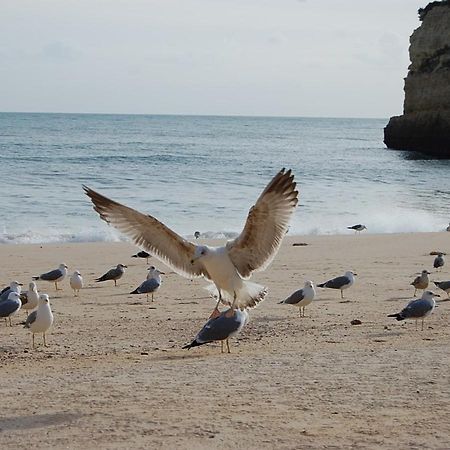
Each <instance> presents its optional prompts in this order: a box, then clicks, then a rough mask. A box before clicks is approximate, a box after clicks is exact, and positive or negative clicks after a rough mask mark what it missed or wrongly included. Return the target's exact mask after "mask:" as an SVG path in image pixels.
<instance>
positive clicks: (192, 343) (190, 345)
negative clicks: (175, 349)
mask: <svg viewBox="0 0 450 450" xmlns="http://www.w3.org/2000/svg"><path fill="white" fill-rule="evenodd" d="M203 344H206V342H202V343H200V342H197V341H196V340H193V341H192V342H191V343H190V344H187V345H185V346H184V347H181V348H182V349H186V348H187V349H188V350H190V349H191V348H192V347H198V346H199V345H203Z"/></svg>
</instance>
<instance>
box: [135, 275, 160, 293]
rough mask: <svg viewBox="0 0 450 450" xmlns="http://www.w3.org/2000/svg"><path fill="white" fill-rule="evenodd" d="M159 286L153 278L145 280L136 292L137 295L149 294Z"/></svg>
mask: <svg viewBox="0 0 450 450" xmlns="http://www.w3.org/2000/svg"><path fill="white" fill-rule="evenodd" d="M159 286H160V284H159V283H158V281H157V280H155V279H154V278H150V279H149V280H145V281H144V282H143V283H142V284H141V285H140V286H139V287H138V288H137V291H138V293H139V294H150V293H152V292H154V291H155V290H156V289H158V288H159Z"/></svg>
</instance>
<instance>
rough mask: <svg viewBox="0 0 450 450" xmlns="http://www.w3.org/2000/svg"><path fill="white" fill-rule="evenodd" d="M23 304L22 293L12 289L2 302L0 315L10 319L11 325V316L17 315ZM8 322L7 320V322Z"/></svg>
mask: <svg viewBox="0 0 450 450" xmlns="http://www.w3.org/2000/svg"><path fill="white" fill-rule="evenodd" d="M21 306H22V302H21V301H20V294H19V293H18V292H15V291H11V292H10V293H9V295H8V298H7V299H6V300H3V301H2V302H0V317H3V318H4V319H5V322H6V320H7V319H8V320H9V326H10V327H11V326H12V324H11V317H13V316H15V315H16V314H17V313H18V312H19V311H20V308H21ZM6 323H7V322H6Z"/></svg>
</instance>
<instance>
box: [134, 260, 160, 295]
mask: <svg viewBox="0 0 450 450" xmlns="http://www.w3.org/2000/svg"><path fill="white" fill-rule="evenodd" d="M161 275H165V273H164V272H161V271H160V270H158V269H157V268H156V267H155V266H150V267H149V268H148V274H147V279H146V280H145V281H144V282H143V283H141V284H140V285H139V286H138V287H137V288H136V289H135V290H134V291H132V292H130V294H147V300H148V294H152V301H153V295H154V294H155V292H156V291H157V290H158V289H159V288H160V287H161Z"/></svg>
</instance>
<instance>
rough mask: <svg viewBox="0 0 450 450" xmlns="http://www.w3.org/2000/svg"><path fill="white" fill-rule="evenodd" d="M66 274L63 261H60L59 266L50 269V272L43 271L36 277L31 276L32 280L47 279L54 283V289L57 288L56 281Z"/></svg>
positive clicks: (59, 280) (62, 278)
mask: <svg viewBox="0 0 450 450" xmlns="http://www.w3.org/2000/svg"><path fill="white" fill-rule="evenodd" d="M66 276H67V266H66V265H65V264H64V263H61V264H60V265H59V267H58V268H57V269H55V270H51V271H50V272H47V273H43V274H41V275H39V276H37V277H33V280H44V281H49V282H51V283H55V288H56V290H57V291H58V290H61V289H58V283H59V282H61V281H62V280H64V278H66Z"/></svg>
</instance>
